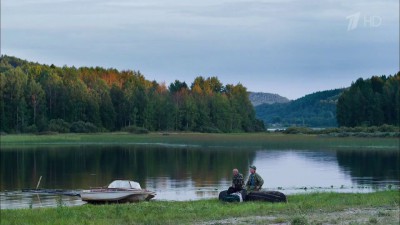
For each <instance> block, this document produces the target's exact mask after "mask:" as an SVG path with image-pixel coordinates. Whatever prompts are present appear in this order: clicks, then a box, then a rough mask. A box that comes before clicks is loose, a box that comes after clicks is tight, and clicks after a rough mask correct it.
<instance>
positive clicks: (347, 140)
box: [0, 132, 399, 150]
mask: <svg viewBox="0 0 400 225" xmlns="http://www.w3.org/2000/svg"><path fill="white" fill-rule="evenodd" d="M0 141H1V148H14V147H32V146H35V145H41V146H43V145H59V146H62V145H99V144H101V145H129V144H160V143H162V144H166V145H168V144H171V145H186V146H200V147H229V148H240V147H243V148H263V149H293V148H295V149H321V148H324V149H325V150H326V149H362V150H365V149H391V150H396V149H398V148H399V140H398V138H358V137H321V136H317V135H303V134H290V135H289V134H281V133H235V134H204V133H172V134H169V135H163V134H160V133H151V134H146V135H138V134H129V133H121V132H118V133H97V134H56V135H29V134H22V135H3V136H1V137H0Z"/></svg>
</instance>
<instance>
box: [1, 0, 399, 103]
mask: <svg viewBox="0 0 400 225" xmlns="http://www.w3.org/2000/svg"><path fill="white" fill-rule="evenodd" d="M1 54H6V55H12V56H16V57H19V58H23V59H27V60H29V61H35V62H39V63H44V64H52V63H53V64H55V65H58V66H63V65H68V66H72V65H74V66H77V67H79V66H102V67H107V68H110V67H113V68H117V69H120V70H121V69H131V70H140V71H141V72H142V73H143V74H145V76H146V78H147V79H150V80H153V79H154V80H156V81H159V82H163V81H165V82H166V83H167V84H168V83H170V82H172V81H174V80H175V79H178V80H181V81H186V82H187V83H191V82H192V81H193V79H194V78H195V77H196V76H198V75H202V76H218V78H219V79H220V80H221V81H222V82H223V83H224V84H227V83H233V84H236V83H239V82H240V83H242V84H243V85H245V86H246V87H247V88H248V90H249V91H261V92H270V93H277V94H280V95H282V96H285V97H288V98H290V99H296V98H299V97H301V96H303V95H305V94H309V93H312V92H315V91H320V90H326V89H333V88H340V87H347V86H349V85H350V84H351V82H352V81H354V80H356V79H357V78H359V77H364V78H368V77H370V76H372V75H382V74H386V75H388V74H394V73H396V72H397V71H399V1H398V0H385V1H383V0H365V1H360V0H358V1H357V0H351V1H350V0H326V1H323V0H302V1H299V0H259V1H244V0H241V1H239V0H230V1H228V0H225V1H222V0H201V1H199V0H191V1H183V0H146V1H145V0H137V1H129V0H113V1H105V0H1Z"/></svg>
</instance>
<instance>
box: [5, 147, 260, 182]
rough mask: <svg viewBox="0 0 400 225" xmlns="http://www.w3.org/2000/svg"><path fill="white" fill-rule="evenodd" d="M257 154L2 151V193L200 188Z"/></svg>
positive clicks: (161, 150) (135, 149) (104, 149)
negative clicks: (156, 180)
mask: <svg viewBox="0 0 400 225" xmlns="http://www.w3.org/2000/svg"><path fill="white" fill-rule="evenodd" d="M254 157H255V152H254V151H249V150H237V149H235V150H230V151H229V150H219V149H212V150H210V149H207V150H202V149H183V148H165V147H150V146H129V147H87V146H85V147H64V148H62V149H59V148H56V147H50V148H35V149H29V150H28V149H22V150H13V151H1V166H0V168H1V173H0V177H1V184H0V188H1V190H6V189H9V190H13V189H21V188H29V187H35V186H36V182H37V181H38V179H39V177H40V176H43V178H42V183H41V187H46V188H71V189H74V188H76V189H79V188H88V187H93V186H102V185H106V184H108V183H109V182H110V181H112V180H114V179H133V180H136V181H138V182H140V183H141V184H142V186H144V185H145V184H146V182H145V181H146V178H147V177H168V178H170V179H175V180H187V179H191V180H193V181H194V182H195V184H196V185H201V184H205V183H210V182H212V183H216V182H218V181H219V180H221V179H223V178H225V179H230V177H231V170H232V168H233V167H237V168H238V169H239V170H241V171H246V170H247V166H248V162H253V160H254Z"/></svg>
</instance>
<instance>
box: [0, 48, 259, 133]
mask: <svg viewBox="0 0 400 225" xmlns="http://www.w3.org/2000/svg"><path fill="white" fill-rule="evenodd" d="M0 85H1V86H0V88H1V94H0V113H1V115H0V126H1V127H0V131H1V132H2V133H38V132H59V133H68V132H76V133H84V132H103V131H120V130H127V131H140V132H142V131H145V132H147V131H196V132H227V133H228V132H257V131H264V130H265V128H264V123H263V122H262V121H260V120H257V119H256V117H255V111H254V108H253V106H252V105H251V103H250V101H249V98H248V92H247V89H246V88H245V87H244V86H243V85H242V84H240V83H239V84H236V85H233V84H227V85H223V84H222V83H221V81H220V80H219V79H218V78H217V77H207V78H206V77H202V76H198V77H196V78H195V79H194V81H193V82H192V83H191V85H190V86H189V85H188V84H186V82H182V81H179V80H176V81H175V82H173V83H171V84H169V85H168V86H167V85H166V84H165V83H157V82H156V81H149V80H146V78H145V76H144V75H143V74H141V73H140V71H132V70H127V71H118V70H116V69H104V68H101V67H95V68H93V67H90V68H89V67H81V68H75V67H68V66H63V67H57V66H54V65H50V66H49V65H43V64H39V63H33V62H28V61H25V60H22V59H19V58H16V57H11V56H6V55H2V56H1V58H0Z"/></svg>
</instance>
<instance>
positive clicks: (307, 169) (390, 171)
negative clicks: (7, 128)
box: [0, 145, 400, 208]
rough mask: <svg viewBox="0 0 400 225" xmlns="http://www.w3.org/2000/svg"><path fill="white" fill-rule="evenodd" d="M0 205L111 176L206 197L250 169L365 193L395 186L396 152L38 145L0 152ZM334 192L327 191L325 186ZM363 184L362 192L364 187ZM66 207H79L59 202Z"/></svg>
mask: <svg viewBox="0 0 400 225" xmlns="http://www.w3.org/2000/svg"><path fill="white" fill-rule="evenodd" d="M0 154H1V158H0V159H1V166H0V168H1V172H0V179H1V183H0V189H1V196H0V197H1V208H9V207H11V208H16V207H19V206H18V202H20V203H21V204H20V206H21V205H23V207H28V206H29V205H32V206H33V207H40V206H41V205H40V204H43V202H44V203H45V204H47V205H52V204H53V205H54V204H55V196H50V195H49V196H45V197H43V198H42V199H43V201H42V202H40V204H39V202H38V201H37V200H35V199H36V198H37V196H36V195H34V196H32V195H31V196H29V195H27V194H24V193H21V192H16V190H20V189H23V188H34V187H36V184H37V181H38V180H39V177H40V176H43V178H42V182H41V185H40V186H41V187H43V188H59V189H74V190H80V189H87V188H89V187H95V186H104V185H107V184H108V183H109V182H111V181H112V180H114V179H132V180H135V181H138V182H140V184H141V185H142V187H143V188H146V189H150V190H154V191H156V192H157V196H156V199H158V200H189V199H191V200H193V199H201V198H211V197H215V196H217V195H218V192H219V191H221V190H223V189H226V188H227V187H228V186H229V185H230V178H231V170H232V168H234V167H236V168H238V169H239V170H240V171H241V172H242V173H243V174H244V175H245V177H246V178H247V176H248V166H249V165H250V164H254V165H256V166H257V168H258V169H257V172H258V173H260V175H261V176H262V177H263V178H264V180H265V185H264V188H267V189H272V190H276V189H278V188H279V189H280V190H281V191H283V192H284V193H293V192H299V191H303V192H304V189H302V188H303V187H307V188H308V190H310V188H312V189H317V190H334V191H370V190H372V189H371V188H372V187H375V186H384V185H387V184H394V185H398V184H399V182H400V181H399V175H400V169H399V166H400V165H399V160H400V155H399V152H398V151H397V150H395V151H387V150H386V151H364V152H363V151H359V150H355V151H351V150H343V151H323V150H321V151H314V150H313V151H307V150H276V151H274V150H258V151H254V150H240V149H234V150H230V149H216V148H212V149H209V148H204V149H201V148H187V147H179V148H177V147H175V148H173V147H165V146H158V147H157V146H156V147H155V146H146V145H141V146H123V147H122V146H115V147H110V146H108V147H98V146H92V147H90V146H89V147H88V146H84V147H64V148H58V147H57V148H55V147H38V148H32V149H13V150H1V151H0ZM331 187H333V188H331ZM365 187H367V188H365ZM65 201H66V204H70V205H79V204H83V202H82V201H80V200H79V199H77V198H68V197H65Z"/></svg>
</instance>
